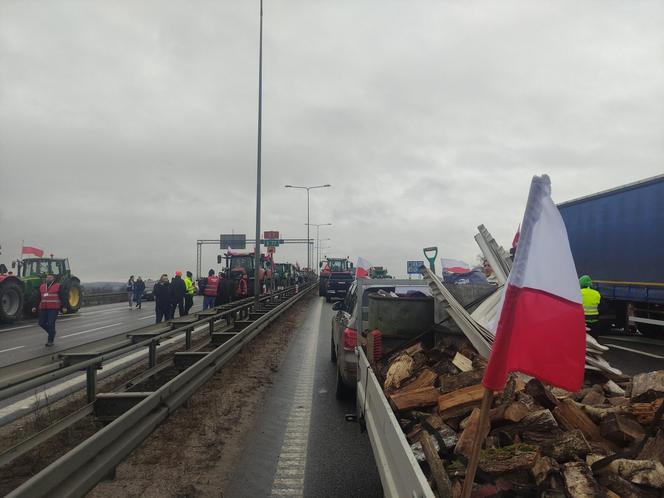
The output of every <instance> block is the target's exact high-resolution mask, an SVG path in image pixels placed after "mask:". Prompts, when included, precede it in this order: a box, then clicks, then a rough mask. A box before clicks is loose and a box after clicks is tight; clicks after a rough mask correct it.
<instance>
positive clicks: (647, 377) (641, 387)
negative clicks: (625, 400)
mask: <svg viewBox="0 0 664 498" xmlns="http://www.w3.org/2000/svg"><path fill="white" fill-rule="evenodd" d="M661 397H664V370H656V371H654V372H646V373H640V374H636V375H635V376H634V377H633V378H632V395H631V400H632V402H637V403H639V402H649V401H653V400H654V399H656V398H661Z"/></svg>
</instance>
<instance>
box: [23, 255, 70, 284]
mask: <svg viewBox="0 0 664 498" xmlns="http://www.w3.org/2000/svg"><path fill="white" fill-rule="evenodd" d="M18 265H19V269H18V273H19V276H20V277H21V278H24V279H28V278H40V279H41V278H45V277H46V275H48V274H49V273H52V274H53V275H54V276H55V280H56V281H58V280H60V277H62V276H64V275H67V276H69V275H71V269H70V268H69V259H67V258H64V259H55V258H26V259H24V260H23V261H19V263H18Z"/></svg>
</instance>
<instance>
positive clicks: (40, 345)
mask: <svg viewBox="0 0 664 498" xmlns="http://www.w3.org/2000/svg"><path fill="white" fill-rule="evenodd" d="M202 302H203V299H202V297H201V296H195V298H194V307H193V308H192V310H193V311H196V310H198V309H200V308H201V307H202ZM154 317H155V312H154V302H143V304H142V308H141V309H136V308H129V306H128V304H126V303H113V304H104V305H99V306H90V307H85V308H82V309H81V311H79V312H78V313H76V314H73V315H63V316H60V317H59V318H58V321H57V322H56V329H57V335H56V336H55V346H54V347H52V348H46V347H45V346H44V344H45V343H46V332H44V330H43V329H42V328H41V327H39V325H37V320H36V319H34V320H25V321H22V322H19V323H16V324H11V325H7V326H3V327H1V328H0V367H2V366H6V365H10V364H12V363H17V362H20V361H24V360H27V359H30V358H34V357H35V356H41V355H43V354H48V353H52V352H57V351H61V350H63V349H67V348H70V347H73V346H77V345H80V344H85V343H88V342H91V341H95V340H97V339H102V338H104V337H108V336H112V335H116V334H119V333H122V332H129V331H131V330H135V329H137V328H140V327H144V326H146V325H150V324H152V323H154Z"/></svg>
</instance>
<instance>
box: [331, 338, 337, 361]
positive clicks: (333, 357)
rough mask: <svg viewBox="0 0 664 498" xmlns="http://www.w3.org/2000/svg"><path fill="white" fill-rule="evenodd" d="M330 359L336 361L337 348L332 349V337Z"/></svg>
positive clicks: (332, 339) (332, 340)
mask: <svg viewBox="0 0 664 498" xmlns="http://www.w3.org/2000/svg"><path fill="white" fill-rule="evenodd" d="M330 361H331V362H332V363H336V362H337V350H336V349H334V338H333V337H330Z"/></svg>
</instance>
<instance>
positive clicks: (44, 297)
mask: <svg viewBox="0 0 664 498" xmlns="http://www.w3.org/2000/svg"><path fill="white" fill-rule="evenodd" d="M65 302H67V297H66V296H65V295H64V291H63V290H62V289H61V288H60V284H59V283H57V282H56V281H55V276H54V275H53V274H52V273H49V274H48V275H46V282H44V283H43V284H41V285H40V286H39V304H38V305H37V306H35V307H34V308H32V312H33V313H35V312H36V311H37V309H39V326H40V327H41V328H43V329H44V330H45V331H46V333H47V334H48V340H47V342H46V344H45V346H46V347H47V348H50V347H52V346H53V341H54V340H55V321H56V320H57V319H58V311H59V310H60V309H61V308H62V312H63V313H66V312H67V308H65V307H64V306H63V304H62V303H65Z"/></svg>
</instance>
